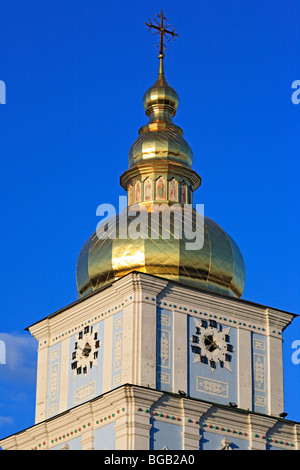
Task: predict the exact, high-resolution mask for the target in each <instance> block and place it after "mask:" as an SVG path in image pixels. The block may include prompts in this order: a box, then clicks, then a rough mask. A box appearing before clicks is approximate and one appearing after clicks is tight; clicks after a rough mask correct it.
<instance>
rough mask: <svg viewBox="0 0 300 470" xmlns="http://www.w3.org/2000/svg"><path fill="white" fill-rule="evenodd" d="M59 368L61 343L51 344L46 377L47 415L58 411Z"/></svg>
mask: <svg viewBox="0 0 300 470" xmlns="http://www.w3.org/2000/svg"><path fill="white" fill-rule="evenodd" d="M60 370H61V344H60V343H59V344H56V345H55V346H52V347H51V348H50V351H49V378H48V400H47V405H48V406H47V417H48V418H50V417H51V416H54V415H56V414H57V413H58V412H59V386H60Z"/></svg>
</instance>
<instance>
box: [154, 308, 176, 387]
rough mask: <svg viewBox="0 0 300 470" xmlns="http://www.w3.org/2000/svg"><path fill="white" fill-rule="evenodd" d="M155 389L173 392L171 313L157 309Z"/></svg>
mask: <svg viewBox="0 0 300 470" xmlns="http://www.w3.org/2000/svg"><path fill="white" fill-rule="evenodd" d="M156 324H157V330H156V331H157V336H156V337H157V340H156V388H157V389H158V390H165V391H170V392H172V391H173V312H171V311H169V310H164V309H161V308H157V323H156Z"/></svg>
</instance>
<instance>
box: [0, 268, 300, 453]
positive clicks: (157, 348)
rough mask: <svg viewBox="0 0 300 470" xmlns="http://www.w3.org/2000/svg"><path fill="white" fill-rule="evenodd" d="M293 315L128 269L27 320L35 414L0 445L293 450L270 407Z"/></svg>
mask: <svg viewBox="0 0 300 470" xmlns="http://www.w3.org/2000/svg"><path fill="white" fill-rule="evenodd" d="M293 316H294V315H293V314H291V313H288V312H283V311H280V310H275V309H272V308H269V307H266V306H262V305H258V304H254V303H251V302H248V301H245V300H240V299H234V298H229V297H225V296H221V295H218V294H215V293H211V292H206V291H203V290H199V289H193V288H191V287H187V286H185V285H183V284H179V283H176V282H171V281H168V280H167V279H163V278H158V277H155V276H151V275H147V274H143V273H138V272H133V273H130V274H128V275H126V276H124V277H123V278H121V279H119V280H117V281H115V282H114V283H112V284H111V285H110V286H108V287H106V288H104V289H102V290H99V291H98V292H95V293H93V294H91V295H89V296H87V297H85V298H84V299H82V300H79V301H77V302H75V303H74V304H71V305H69V306H68V307H66V308H64V309H62V310H60V311H59V312H56V313H54V314H52V315H50V316H49V317H47V318H45V319H43V320H41V321H39V322H38V323H36V324H34V325H32V326H31V327H29V331H30V332H31V334H32V335H33V336H34V337H35V338H36V339H37V341H38V344H39V347H38V370H37V396H36V422H35V425H34V426H33V427H31V428H29V429H27V430H24V431H22V432H20V433H18V434H16V435H14V436H11V437H9V438H7V439H4V440H3V441H2V442H1V446H2V447H3V449H6V448H10V449H11V448H18V449H32V448H33V449H34V448H36V449H43V448H44V449H51V448H53V449H54V448H55V449H56V448H61V447H64V448H65V449H68V448H70V449H73V448H80V449H94V448H95V449H100V448H101V449H103V448H107V449H163V448H164V447H165V448H168V449H186V450H187V449H194V450H195V449H218V448H224V447H226V446H227V447H228V446H229V447H230V446H231V447H230V448H233V449H234V448H240V449H249V448H250V449H252V448H253V449H256V448H264V449H265V448H271V447H276V448H286V449H298V448H299V425H298V424H297V423H293V422H290V421H287V420H284V419H282V418H280V417H279V415H280V414H281V413H282V412H283V411H284V405H283V403H284V400H283V364H282V332H283V330H284V328H286V327H287V326H288V325H289V323H290V322H291V321H292V319H293ZM112 404H113V405H112ZM229 404H231V406H230V405H229ZM78 423H80V426H79V425H78ZM79 427H80V430H79ZM75 431H76V432H75ZM71 432H72V434H71ZM224 439H225V440H224Z"/></svg>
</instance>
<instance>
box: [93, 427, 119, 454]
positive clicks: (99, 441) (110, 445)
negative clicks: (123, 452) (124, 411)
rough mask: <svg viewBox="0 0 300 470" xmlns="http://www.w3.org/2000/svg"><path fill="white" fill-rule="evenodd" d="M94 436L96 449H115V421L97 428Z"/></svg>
mask: <svg viewBox="0 0 300 470" xmlns="http://www.w3.org/2000/svg"><path fill="white" fill-rule="evenodd" d="M94 438H95V440H94V449H95V450H114V449H115V442H116V433H115V423H114V422H112V423H109V424H107V425H106V426H102V427H101V428H98V429H95V431H94Z"/></svg>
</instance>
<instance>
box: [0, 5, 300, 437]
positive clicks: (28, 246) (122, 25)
mask: <svg viewBox="0 0 300 470" xmlns="http://www.w3.org/2000/svg"><path fill="white" fill-rule="evenodd" d="M161 8H163V9H164V11H165V14H166V16H167V17H168V19H169V21H170V23H171V25H172V27H175V28H176V32H178V34H179V35H180V38H178V39H177V40H176V42H175V43H173V42H171V43H170V45H169V49H168V51H167V56H166V59H165V72H166V78H167V80H168V82H169V83H170V85H172V86H173V87H174V88H175V89H176V90H177V92H178V94H179V97H180V104H179V109H178V113H177V115H176V116H175V119H174V122H175V123H176V124H177V125H179V126H180V127H182V128H183V130H184V136H185V138H186V140H187V141H188V143H189V144H190V146H191V148H192V149H193V153H194V165H193V168H194V170H196V171H197V172H198V173H199V174H200V176H201V177H202V186H201V187H200V189H198V190H197V192H196V193H195V203H199V204H202V203H204V207H205V215H207V216H208V217H210V218H212V219H213V220H215V221H216V222H217V223H218V224H220V225H221V226H222V227H223V228H224V229H225V230H226V231H227V232H228V233H229V234H230V235H231V236H232V237H233V238H234V239H235V241H236V242H237V243H238V245H239V247H240V249H241V251H242V253H243V257H244V260H245V264H246V287H245V291H244V295H243V298H244V299H246V300H250V301H254V302H258V303H261V304H264V305H269V306H271V307H275V308H278V309H283V310H286V311H289V312H293V313H297V314H299V313H300V308H299V307H300V296H299V281H300V279H299V277H300V275H299V254H300V248H299V228H300V227H299V208H300V190H299V155H300V152H299V151H300V141H299V131H300V104H299V105H295V104H293V103H292V101H291V95H292V92H293V90H292V88H291V85H292V82H293V81H294V80H300V67H299V65H300V28H299V18H300V3H299V1H298V0H289V1H288V2H287V1H286V0H185V1H184V2H183V1H179V0H172V1H169V0H161V1H160V2H158V1H156V0H152V1H151V2H150V1H137V0H131V1H130V2H128V1H121V0H112V1H111V2H107V3H105V2H100V1H95V0H72V1H66V0H59V1H53V0H51V1H50V0H43V1H37V0H0V41H1V53H0V80H3V81H4V82H5V84H6V105H4V106H1V107H0V157H1V170H2V171H1V176H0V178H1V183H0V192H1V201H2V204H1V231H0V237H1V247H2V249H1V268H2V269H1V272H0V276H1V286H2V296H1V316H0V319H1V320H0V322H1V323H0V340H1V339H2V340H3V341H5V343H6V345H7V363H6V364H5V365H3V364H0V438H2V437H5V436H7V435H10V434H12V433H14V432H16V431H19V430H22V429H24V428H26V427H28V426H31V425H33V423H34V406H35V366H36V349H37V345H36V343H35V340H33V339H32V338H31V336H30V335H29V333H27V332H24V329H25V328H26V327H27V326H29V325H31V324H32V323H34V322H36V321H38V320H39V319H41V318H44V317H45V316H47V315H48V314H51V313H53V312H54V311H56V310H58V309H60V308H62V307H64V306H65V305H67V304H69V303H71V302H73V301H74V300H76V284H75V268H76V261H77V256H78V254H79V251H80V249H81V247H82V245H83V244H84V242H85V240H86V239H87V238H88V237H89V236H90V235H91V233H92V232H93V231H94V230H95V228H96V225H97V223H98V220H97V218H96V208H97V206H98V205H99V204H101V203H104V202H105V203H111V204H114V205H115V206H117V203H118V198H119V196H121V195H124V191H123V190H122V188H121V187H120V185H119V176H120V175H121V174H122V173H123V172H124V171H125V170H126V169H127V167H128V161H127V155H128V150H129V147H130V145H131V144H132V142H133V141H134V140H135V139H136V137H137V135H138V134H137V133H138V129H139V128H140V127H141V126H142V125H144V124H146V123H147V118H146V116H145V115H144V109H143V105H142V97H143V94H144V92H145V91H146V90H147V89H148V88H149V87H150V86H151V85H152V84H153V83H154V81H155V80H156V76H157V68H158V60H157V55H156V52H155V46H154V42H155V39H154V37H153V36H152V34H150V33H148V32H147V27H146V26H145V25H144V22H145V21H147V20H148V18H150V19H153V17H154V15H155V14H156V13H159V12H160V9H161ZM295 340H300V319H299V318H298V319H296V320H295V321H294V322H293V324H292V325H291V326H289V327H288V329H287V330H286V331H285V333H284V345H283V347H284V349H283V351H284V371H285V401H286V411H287V412H288V418H290V419H293V420H297V421H300V400H299V389H300V387H299V385H300V364H299V365H296V364H293V362H292V360H291V356H292V353H293V349H292V343H293V341H295Z"/></svg>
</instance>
